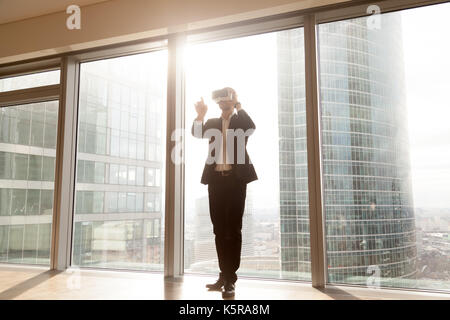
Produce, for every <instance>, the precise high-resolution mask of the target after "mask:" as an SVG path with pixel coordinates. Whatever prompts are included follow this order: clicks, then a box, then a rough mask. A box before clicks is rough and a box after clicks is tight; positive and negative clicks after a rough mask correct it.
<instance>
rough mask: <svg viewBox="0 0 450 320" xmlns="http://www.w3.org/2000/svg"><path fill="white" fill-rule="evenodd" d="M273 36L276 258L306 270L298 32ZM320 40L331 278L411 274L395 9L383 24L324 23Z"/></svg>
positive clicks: (358, 280) (285, 267) (359, 280)
mask: <svg viewBox="0 0 450 320" xmlns="http://www.w3.org/2000/svg"><path fill="white" fill-rule="evenodd" d="M278 45H279V49H278V50H279V51H278V58H279V62H278V64H279V74H278V83H279V125H280V177H281V178H280V192H281V194H280V208H281V238H282V243H281V250H282V257H281V263H282V271H283V272H289V271H295V270H298V271H304V270H308V269H307V268H308V267H309V243H308V245H305V244H306V242H307V241H306V238H307V237H308V235H307V233H305V232H304V230H307V227H308V211H307V182H306V181H307V170H306V163H307V158H306V130H305V91H304V84H303V81H304V65H302V64H304V60H303V59H300V58H301V55H302V54H303V51H304V50H303V31H301V30H290V31H287V32H284V33H282V34H280V36H279V39H278ZM318 49H319V57H320V58H319V70H320V71H319V74H320V86H319V87H320V106H321V133H322V134H321V141H322V170H323V186H324V187H323V189H324V194H323V204H324V212H323V214H324V218H325V220H324V223H325V234H326V249H327V266H328V279H329V281H330V282H345V283H348V282H350V283H355V284H365V283H366V280H367V277H368V276H370V275H371V274H373V272H374V270H379V272H380V273H379V274H380V276H381V277H382V278H386V279H401V278H409V277H413V276H414V274H415V272H416V256H417V252H416V241H415V222H414V211H413V203H412V189H411V177H410V160H409V142H408V128H407V117H406V102H405V88H404V85H405V81H404V71H403V52H402V34H401V20H400V16H399V15H384V16H383V20H382V32H381V31H378V30H376V29H371V28H370V26H368V24H367V22H366V19H365V18H361V19H353V20H346V21H340V22H333V23H327V24H322V25H320V26H319V27H318ZM393 70H395V72H393ZM294 173H295V174H294ZM283 239H284V241H283ZM374 266H375V267H374ZM377 268H378V269H377ZM395 281H397V280H395Z"/></svg>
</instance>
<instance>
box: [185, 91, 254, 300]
mask: <svg viewBox="0 0 450 320" xmlns="http://www.w3.org/2000/svg"><path fill="white" fill-rule="evenodd" d="M222 90H224V91H227V92H228V97H222V98H221V99H218V100H216V102H217V103H218V105H219V107H220V109H221V110H222V115H221V117H220V118H212V119H209V120H208V121H206V123H204V117H205V114H206V112H207V110H208V107H207V106H206V104H205V103H204V101H203V98H202V99H201V101H198V102H197V103H196V104H195V109H196V111H197V118H196V119H195V120H194V123H193V124H192V134H193V135H194V136H195V137H197V138H208V139H209V144H210V146H213V145H215V146H217V147H216V148H212V150H211V148H210V154H209V158H208V161H207V163H206V164H205V167H204V170H203V174H202V178H201V183H203V184H207V185H208V194H209V212H210V216H211V222H212V224H213V229H214V234H215V243H216V251H217V256H218V259H219V268H220V275H219V279H218V280H217V281H216V282H215V283H214V284H208V285H207V286H206V287H207V288H209V289H210V290H221V289H222V287H223V291H222V296H223V297H224V298H225V297H233V296H234V294H235V282H236V280H237V275H236V271H237V270H238V269H239V265H240V261H241V246H242V234H241V229H242V216H243V214H244V208H245V197H246V193H247V183H249V182H252V181H254V180H256V179H258V177H257V175H256V172H255V169H254V167H253V165H252V164H251V161H250V158H249V156H248V153H247V148H246V146H247V141H248V137H249V135H251V133H252V132H253V130H254V129H255V124H254V123H253V121H252V119H251V118H250V117H249V115H248V114H247V113H246V112H245V111H244V110H243V109H242V107H241V104H240V103H239V102H238V100H237V95H236V92H235V91H234V90H233V89H232V88H224V89H222ZM219 100H220V101H219ZM227 130H228V131H227ZM227 133H228V134H227ZM230 133H231V134H230ZM243 134H244V135H243ZM244 137H245V138H244ZM217 138H220V141H215V140H216V139H217ZM227 146H228V147H227ZM231 146H234V147H233V148H231ZM216 151H218V153H217V154H216ZM211 159H213V161H209V160H211Z"/></svg>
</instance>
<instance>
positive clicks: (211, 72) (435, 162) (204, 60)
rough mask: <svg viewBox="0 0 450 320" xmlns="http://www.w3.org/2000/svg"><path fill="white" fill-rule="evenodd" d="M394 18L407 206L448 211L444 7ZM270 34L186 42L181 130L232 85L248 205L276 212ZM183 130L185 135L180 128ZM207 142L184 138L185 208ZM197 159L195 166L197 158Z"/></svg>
mask: <svg viewBox="0 0 450 320" xmlns="http://www.w3.org/2000/svg"><path fill="white" fill-rule="evenodd" d="M391 14H399V15H401V16H402V24H403V26H402V27H403V28H402V29H403V39H402V41H403V51H404V64H405V65H404V66H405V85H406V95H407V97H406V99H407V109H408V115H407V120H408V125H409V126H408V127H409V141H410V159H411V168H412V170H411V174H412V183H413V198H414V205H415V206H416V207H421V208H450V126H449V125H448V123H449V121H450V97H449V92H450V77H449V75H450V60H449V57H450V41H449V40H448V32H450V19H449V17H450V4H448V3H447V4H441V5H437V6H430V7H424V8H417V9H411V10H405V11H401V12H398V13H391ZM276 51H277V50H276V34H275V33H268V34H263V35H257V36H250V37H244V38H237V39H231V40H224V41H217V42H210V43H205V44H200V45H190V46H188V47H187V50H186V54H185V59H186V60H185V63H186V66H187V69H186V110H187V112H186V126H187V128H188V129H190V124H191V121H192V119H194V118H195V116H196V113H195V109H194V103H195V101H198V100H199V99H200V97H202V96H203V97H204V99H205V102H206V103H207V105H208V113H207V115H206V119H208V118H210V117H219V116H220V110H219V108H218V106H217V105H216V104H215V103H214V102H212V101H211V99H210V94H211V91H212V90H214V89H218V88H222V87H225V86H230V87H233V88H234V89H235V90H236V91H237V94H238V97H239V100H240V101H241V103H242V106H243V108H244V109H246V110H247V111H248V113H249V114H250V116H251V117H252V118H253V120H254V122H255V124H256V131H255V133H254V134H253V135H252V136H251V137H250V139H249V143H248V151H249V155H250V157H251V159H252V162H253V163H254V165H255V169H256V171H257V174H258V176H259V180H258V181H256V182H252V183H251V184H249V188H250V189H251V190H252V195H253V197H255V198H257V201H253V206H254V207H255V208H258V209H267V208H268V209H270V210H272V211H273V213H274V214H277V210H279V209H278V207H279V182H278V181H279V179H278V117H277V108H278V104H277V96H278V93H277V66H276V64H277V56H276V54H277V52H276ZM188 133H189V131H188ZM206 156H207V141H201V140H197V139H194V138H192V136H190V134H188V135H187V138H186V167H187V168H189V170H187V171H186V186H191V187H188V188H186V199H187V200H186V201H187V203H186V208H187V214H188V215H189V214H192V213H193V211H192V210H193V208H194V207H195V199H198V198H201V197H206V196H207V188H206V186H203V185H201V184H200V177H201V173H202V170H203V165H204V160H205V159H206ZM199 160H200V161H199Z"/></svg>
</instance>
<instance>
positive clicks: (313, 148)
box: [304, 14, 326, 288]
mask: <svg viewBox="0 0 450 320" xmlns="http://www.w3.org/2000/svg"><path fill="white" fill-rule="evenodd" d="M304 27H305V81H306V82H305V85H306V130H307V155H308V190H309V212H310V214H309V220H310V239H311V242H310V243H311V278H312V286H313V287H316V288H320V287H324V286H325V284H326V272H325V251H324V232H323V216H322V183H321V179H322V177H321V175H322V174H321V161H320V157H321V155H320V142H321V141H320V113H319V103H318V99H319V98H318V91H317V90H318V78H317V60H318V59H317V47H316V22H315V15H314V14H310V15H307V16H305V25H304Z"/></svg>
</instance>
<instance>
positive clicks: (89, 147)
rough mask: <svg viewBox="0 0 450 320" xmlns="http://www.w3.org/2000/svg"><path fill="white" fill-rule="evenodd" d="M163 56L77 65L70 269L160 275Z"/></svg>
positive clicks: (159, 53) (154, 54) (163, 52)
mask: <svg viewBox="0 0 450 320" xmlns="http://www.w3.org/2000/svg"><path fill="white" fill-rule="evenodd" d="M166 74H167V51H166V50H160V51H155V52H149V53H143V54H136V55H130V56H123V57H117V58H112V59H104V60H98V61H92V62H85V63H81V65H80V90H79V104H78V137H77V145H78V149H77V157H76V159H77V166H76V186H75V207H74V211H75V212H74V222H73V226H74V230H73V252H72V264H73V265H75V266H84V267H97V268H116V269H143V270H161V269H162V267H163V252H164V241H163V240H164V238H163V235H164V232H163V226H164V223H163V222H164V185H165V184H164V180H165V179H164V172H165V171H164V161H165V154H164V153H165V119H166V112H165V110H166V83H167V80H166Z"/></svg>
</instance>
